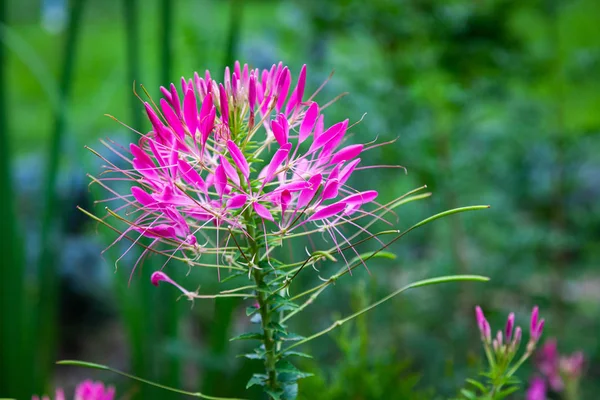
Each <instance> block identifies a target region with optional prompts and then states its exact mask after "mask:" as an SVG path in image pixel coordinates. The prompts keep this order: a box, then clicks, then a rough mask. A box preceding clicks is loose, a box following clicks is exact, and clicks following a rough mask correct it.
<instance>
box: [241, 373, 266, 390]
mask: <svg viewBox="0 0 600 400" xmlns="http://www.w3.org/2000/svg"><path fill="white" fill-rule="evenodd" d="M266 383H267V375H265V374H254V375H252V378H250V380H249V381H248V383H247V384H246V389H249V388H251V387H252V386H254V385H258V386H265V385H266Z"/></svg>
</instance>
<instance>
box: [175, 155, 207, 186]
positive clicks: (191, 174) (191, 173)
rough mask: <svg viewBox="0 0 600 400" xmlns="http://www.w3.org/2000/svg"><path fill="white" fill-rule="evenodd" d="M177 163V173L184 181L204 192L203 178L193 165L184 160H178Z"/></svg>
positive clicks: (204, 183)
mask: <svg viewBox="0 0 600 400" xmlns="http://www.w3.org/2000/svg"><path fill="white" fill-rule="evenodd" d="M177 164H178V166H179V173H180V174H181V177H182V178H183V180H184V181H185V182H186V183H188V184H189V185H192V186H193V187H194V188H195V189H198V190H201V191H203V192H206V189H207V188H206V182H204V179H202V177H201V176H200V174H199V173H198V171H196V169H195V168H194V167H192V166H191V165H190V164H188V163H187V162H186V161H185V160H179V161H178V162H177Z"/></svg>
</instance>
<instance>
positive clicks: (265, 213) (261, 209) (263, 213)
mask: <svg viewBox="0 0 600 400" xmlns="http://www.w3.org/2000/svg"><path fill="white" fill-rule="evenodd" d="M252 207H253V208H254V211H256V213H257V214H258V216H259V217H261V218H262V219H268V220H269V221H274V219H273V216H272V215H271V212H270V211H269V210H267V207H265V206H263V205H262V204H260V203H253V204H252Z"/></svg>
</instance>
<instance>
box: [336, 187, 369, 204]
mask: <svg viewBox="0 0 600 400" xmlns="http://www.w3.org/2000/svg"><path fill="white" fill-rule="evenodd" d="M376 198H377V192H376V191H375V190H367V191H365V192H360V193H356V194H353V195H350V196H348V197H345V198H344V199H343V200H342V201H345V202H346V203H348V204H349V205H353V204H358V205H362V204H367V203H370V202H372V201H373V200H375V199H376Z"/></svg>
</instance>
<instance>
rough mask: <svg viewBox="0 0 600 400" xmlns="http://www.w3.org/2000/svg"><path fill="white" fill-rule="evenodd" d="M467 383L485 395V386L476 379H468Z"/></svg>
mask: <svg viewBox="0 0 600 400" xmlns="http://www.w3.org/2000/svg"><path fill="white" fill-rule="evenodd" d="M467 382H468V383H470V384H471V385H473V386H475V387H477V388H478V389H479V390H481V392H482V393H485V386H483V384H481V382H478V381H476V380H475V379H467Z"/></svg>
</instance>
